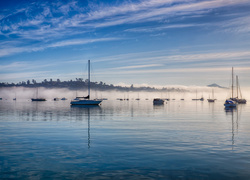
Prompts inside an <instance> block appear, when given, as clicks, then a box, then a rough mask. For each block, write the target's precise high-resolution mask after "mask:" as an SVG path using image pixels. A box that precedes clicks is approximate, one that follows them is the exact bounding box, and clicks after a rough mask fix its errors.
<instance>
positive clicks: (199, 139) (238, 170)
mask: <svg viewBox="0 0 250 180" xmlns="http://www.w3.org/2000/svg"><path fill="white" fill-rule="evenodd" d="M249 120H250V106H249V105H248V104H246V105H240V106H239V107H238V108H237V109H224V107H223V102H219V101H218V102H215V103H208V102H206V101H204V102H200V101H198V102H195V101H178V100H176V101H170V102H168V103H167V104H165V105H163V106H154V105H153V103H152V101H144V100H141V101H132V100H131V101H111V100H110V101H109V100H108V101H103V103H102V105H101V106H95V107H88V106H87V107H86V106H85V107H81V106H80V107H79V106H78V107H71V106H70V102H69V101H56V102H54V101H47V102H31V101H28V100H17V101H16V102H15V101H8V100H2V101H0V147H1V148H0V179H249V178H250V172H249V169H250V143H249V142H250V123H249Z"/></svg>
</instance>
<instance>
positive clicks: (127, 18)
mask: <svg viewBox="0 0 250 180" xmlns="http://www.w3.org/2000/svg"><path fill="white" fill-rule="evenodd" d="M0 7H1V9H0V23H1V25H0V82H19V81H21V80H25V81H26V80H28V79H30V80H31V79H36V80H38V81H42V80H43V79H50V78H52V79H53V80H56V79H57V78H59V79H61V80H70V79H75V78H79V77H83V78H84V79H86V78H87V74H86V73H87V60H88V59H90V60H91V65H92V71H93V73H92V80H93V81H103V82H106V83H112V84H149V85H163V86H165V85H200V86H204V85H207V84H211V83H214V82H215V83H218V84H220V85H223V86H228V85H229V83H230V73H231V67H232V66H233V67H234V68H235V73H236V74H238V75H239V79H240V83H241V85H242V86H247V87H250V1H249V0H237V1H234V0H145V1H143V0H141V1H140V0H128V1H120V0H117V1H116V0H109V1H98V0H94V1H66V0H65V1H44V0H43V1H39V0H38V1H27V0H9V1H0Z"/></svg>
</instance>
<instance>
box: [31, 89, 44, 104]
mask: <svg viewBox="0 0 250 180" xmlns="http://www.w3.org/2000/svg"><path fill="white" fill-rule="evenodd" d="M31 101H46V99H44V98H38V88H36V98H31Z"/></svg>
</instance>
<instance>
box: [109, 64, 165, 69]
mask: <svg viewBox="0 0 250 180" xmlns="http://www.w3.org/2000/svg"><path fill="white" fill-rule="evenodd" d="M160 66H162V64H146V65H137V66H123V67H116V68H112V69H116V70H119V69H141V68H149V67H160Z"/></svg>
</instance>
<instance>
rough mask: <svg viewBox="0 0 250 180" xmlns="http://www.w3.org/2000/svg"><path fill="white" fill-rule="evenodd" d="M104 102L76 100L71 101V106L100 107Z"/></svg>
mask: <svg viewBox="0 0 250 180" xmlns="http://www.w3.org/2000/svg"><path fill="white" fill-rule="evenodd" d="M101 102H102V101H100V100H75V101H71V102H70V104H71V105H99V104H100V103H101Z"/></svg>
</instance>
